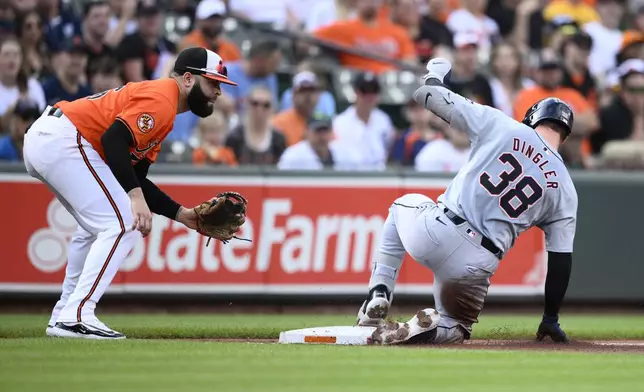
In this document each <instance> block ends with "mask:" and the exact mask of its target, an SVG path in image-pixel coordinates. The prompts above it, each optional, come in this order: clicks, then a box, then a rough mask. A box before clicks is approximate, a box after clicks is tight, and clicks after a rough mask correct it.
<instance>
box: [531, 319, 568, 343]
mask: <svg viewBox="0 0 644 392" xmlns="http://www.w3.org/2000/svg"><path fill="white" fill-rule="evenodd" d="M546 336H549V337H550V339H552V341H553V342H555V343H568V336H566V333H565V332H564V331H563V329H561V327H560V326H559V316H554V317H548V316H543V318H542V319H541V324H539V329H538V330H537V341H543V339H544V338H545V337H546Z"/></svg>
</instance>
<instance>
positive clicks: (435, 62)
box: [422, 57, 452, 83]
mask: <svg viewBox="0 0 644 392" xmlns="http://www.w3.org/2000/svg"><path fill="white" fill-rule="evenodd" d="M426 68H427V73H426V74H425V75H424V76H423V77H422V80H423V81H425V80H427V79H430V78H436V79H438V80H440V81H441V83H442V82H443V79H444V78H445V75H447V74H448V73H449V71H451V69H452V64H451V63H450V62H449V60H447V59H446V58H444V57H436V58H433V59H431V60H429V62H427V67H426Z"/></svg>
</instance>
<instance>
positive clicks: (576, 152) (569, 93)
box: [514, 51, 599, 166]
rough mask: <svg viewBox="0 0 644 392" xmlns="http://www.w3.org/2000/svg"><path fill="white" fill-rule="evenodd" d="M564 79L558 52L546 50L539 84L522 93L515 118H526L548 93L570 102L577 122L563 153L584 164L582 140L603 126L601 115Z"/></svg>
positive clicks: (568, 160) (574, 162)
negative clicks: (566, 84)
mask: <svg viewBox="0 0 644 392" xmlns="http://www.w3.org/2000/svg"><path fill="white" fill-rule="evenodd" d="M562 79H563V70H562V66H561V64H560V63H559V61H558V60H557V56H556V54H555V53H554V52H552V51H544V52H543V53H542V55H541V58H540V62H539V68H538V70H537V71H536V72H535V82H536V83H537V86H534V87H531V88H527V89H524V90H523V91H521V92H520V93H519V95H518V96H517V98H516V101H515V104H514V119H515V120H517V121H521V120H523V117H524V116H525V113H526V112H527V111H528V109H529V108H530V107H531V106H532V105H534V104H535V103H536V102H537V101H539V100H541V99H544V98H547V97H556V98H559V99H561V100H563V101H565V102H566V103H568V104H569V105H570V106H571V107H572V109H573V111H574V113H575V123H574V125H573V129H572V134H571V135H570V137H569V138H568V140H567V142H566V144H565V145H564V146H562V156H563V157H564V159H565V160H566V163H567V164H569V165H573V166H583V165H585V163H584V159H585V157H584V156H582V141H583V140H585V139H586V138H587V137H588V136H589V135H590V134H591V133H592V132H594V131H596V130H597V129H598V128H599V119H598V118H597V113H595V111H594V110H593V108H592V106H591V105H590V103H588V101H587V100H586V99H585V98H584V97H583V96H582V95H581V94H580V93H579V92H578V91H577V90H574V89H572V88H569V87H563V86H562V85H561V82H562Z"/></svg>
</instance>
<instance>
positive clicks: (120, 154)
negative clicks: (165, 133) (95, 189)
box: [101, 120, 141, 193]
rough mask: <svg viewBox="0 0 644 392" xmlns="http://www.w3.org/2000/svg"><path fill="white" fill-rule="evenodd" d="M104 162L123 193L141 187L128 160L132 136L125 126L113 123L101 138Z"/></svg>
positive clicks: (120, 123)
mask: <svg viewBox="0 0 644 392" xmlns="http://www.w3.org/2000/svg"><path fill="white" fill-rule="evenodd" d="M101 144H102V145H103V152H104V154H105V162H106V163H107V166H109V168H110V170H111V171H112V174H114V177H115V178H116V180H117V181H118V182H119V184H121V187H123V190H125V192H126V193H127V192H129V191H131V190H132V189H134V188H139V187H140V186H141V185H140V184H139V181H138V179H137V177H136V174H135V173H134V169H133V168H132V162H131V158H130V147H131V146H132V136H131V134H130V131H129V130H128V129H127V128H126V126H125V125H124V124H123V123H122V122H120V121H118V120H117V121H115V122H114V124H112V125H111V126H110V127H109V128H108V129H107V131H105V133H104V134H103V136H102V137H101Z"/></svg>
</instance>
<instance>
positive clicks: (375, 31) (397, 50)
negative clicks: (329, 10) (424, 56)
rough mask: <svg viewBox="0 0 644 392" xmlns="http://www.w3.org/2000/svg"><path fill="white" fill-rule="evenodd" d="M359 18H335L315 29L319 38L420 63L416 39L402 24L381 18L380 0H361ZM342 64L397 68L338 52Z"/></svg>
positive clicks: (369, 68)
mask: <svg viewBox="0 0 644 392" xmlns="http://www.w3.org/2000/svg"><path fill="white" fill-rule="evenodd" d="M356 7H357V18H355V19H351V20H346V21H339V22H335V23H333V24H331V25H328V26H325V27H322V28H320V29H317V30H315V31H314V32H313V34H314V35H315V36H316V37H317V38H320V39H323V40H327V41H330V42H334V43H336V44H339V45H344V46H346V47H350V48H355V49H358V50H361V51H364V52H369V53H373V54H374V55H378V56H383V57H388V58H391V59H396V60H401V61H404V62H407V63H410V64H417V62H418V59H417V57H416V51H415V48H414V43H413V41H412V40H411V38H410V37H409V34H408V33H407V32H406V31H405V30H404V29H403V28H402V27H400V26H396V25H395V24H393V23H391V22H390V21H388V20H384V19H378V0H358V1H357V5H356ZM338 59H339V61H340V64H341V65H343V66H345V67H349V68H355V69H358V70H362V71H370V72H374V73H382V72H385V71H390V70H393V69H395V67H394V66H393V65H391V64H388V63H383V62H380V61H376V60H371V59H368V58H365V57H361V56H356V55H353V54H349V53H338Z"/></svg>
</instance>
